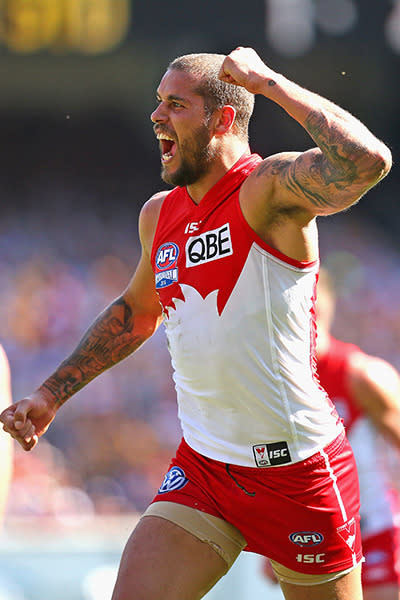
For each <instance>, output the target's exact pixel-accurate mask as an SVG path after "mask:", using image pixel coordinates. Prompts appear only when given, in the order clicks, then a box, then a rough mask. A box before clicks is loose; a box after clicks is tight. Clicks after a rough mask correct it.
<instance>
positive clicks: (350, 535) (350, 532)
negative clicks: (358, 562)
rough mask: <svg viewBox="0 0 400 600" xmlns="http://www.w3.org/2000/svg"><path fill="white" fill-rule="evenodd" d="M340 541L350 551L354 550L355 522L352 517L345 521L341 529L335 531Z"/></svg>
mask: <svg viewBox="0 0 400 600" xmlns="http://www.w3.org/2000/svg"><path fill="white" fill-rule="evenodd" d="M336 531H337V532H338V534H339V535H340V537H341V538H342V540H344V541H345V542H346V544H347V545H348V547H349V548H350V550H352V551H353V550H354V543H355V541H356V521H355V519H354V517H353V518H352V519H350V521H347V523H345V524H344V525H342V526H341V527H338V528H337V529H336Z"/></svg>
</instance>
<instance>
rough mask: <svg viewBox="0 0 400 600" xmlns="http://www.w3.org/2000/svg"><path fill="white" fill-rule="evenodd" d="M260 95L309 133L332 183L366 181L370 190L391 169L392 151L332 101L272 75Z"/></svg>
mask: <svg viewBox="0 0 400 600" xmlns="http://www.w3.org/2000/svg"><path fill="white" fill-rule="evenodd" d="M259 93H261V94H263V95H264V96H266V97H267V98H269V99H270V100H272V101H273V102H275V103H277V104H279V105H280V106H281V107H282V108H283V109H284V110H285V111H286V112H287V113H288V114H289V115H290V116H291V117H293V118H294V119H295V120H296V121H298V123H300V125H302V126H303V127H304V129H305V130H306V131H307V132H308V133H309V135H310V136H311V137H312V139H313V140H314V141H315V143H316V144H317V146H318V147H319V149H320V150H321V151H322V153H323V157H324V159H325V160H326V161H327V164H326V166H325V174H326V176H327V177H329V176H330V177H331V179H332V181H337V182H343V185H346V184H351V183H353V182H354V181H360V180H361V179H365V183H366V185H367V187H368V186H370V185H373V184H375V183H376V182H377V181H378V180H379V179H381V178H382V177H384V176H385V175H386V174H387V173H388V171H389V170H390V167H391V153H390V150H389V149H388V148H387V147H386V146H385V145H384V144H383V143H382V142H381V141H380V140H378V139H377V138H376V137H375V136H374V135H373V134H372V133H371V132H370V131H369V129H368V128H367V127H366V126H365V125H363V124H362V123H361V122H360V121H359V120H358V119H356V118H355V117H354V116H353V115H351V114H350V113H349V112H348V111H346V110H344V109H342V108H340V107H339V106H337V105H335V104H334V103H333V102H331V101H329V100H327V99H325V98H322V97H321V96H319V95H318V94H315V93H314V92H310V91H309V90H306V89H304V88H302V87H300V86H299V85H297V84H296V83H294V82H292V81H289V80H288V79H286V78H285V77H284V76H282V75H280V74H278V73H273V72H271V73H269V74H268V76H267V75H266V76H265V78H264V81H263V83H262V85H261V86H260V88H259ZM321 168H322V169H323V168H324V167H323V166H322V167H321ZM329 170H330V171H331V172H330V173H329Z"/></svg>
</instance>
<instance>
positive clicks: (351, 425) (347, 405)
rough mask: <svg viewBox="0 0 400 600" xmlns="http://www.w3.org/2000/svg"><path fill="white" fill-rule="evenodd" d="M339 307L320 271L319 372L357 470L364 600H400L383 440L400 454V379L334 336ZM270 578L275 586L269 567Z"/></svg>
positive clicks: (398, 534) (399, 532) (398, 546)
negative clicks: (341, 422)
mask: <svg viewBox="0 0 400 600" xmlns="http://www.w3.org/2000/svg"><path fill="white" fill-rule="evenodd" d="M335 304H336V292H335V288H334V282H333V278H332V277H331V275H330V274H329V272H328V271H327V270H326V269H321V270H320V276H319V281H318V291H317V323H318V328H317V330H318V335H317V372H318V375H319V379H320V382H321V385H322V387H323V388H324V389H325V390H326V391H327V392H328V395H329V397H330V398H331V400H332V401H333V403H334V404H335V406H336V408H337V410H338V412H339V415H340V416H341V417H342V418H343V420H344V425H345V427H346V431H347V437H348V439H349V441H350V444H351V446H352V448H353V452H354V455H355V458H356V463H357V467H358V474H359V481H360V497H361V509H360V515H361V534H362V542H363V552H364V557H365V563H364V564H363V567H362V584H363V592H364V599H365V600H399V599H400V529H399V518H400V514H399V501H398V494H397V492H396V491H395V487H394V486H393V485H392V482H391V481H390V477H389V476H388V469H387V465H385V452H384V448H383V447H382V439H383V438H384V440H385V442H386V441H387V442H388V443H389V444H390V445H391V447H392V450H391V451H392V452H395V453H398V452H399V451H400V376H399V374H398V372H397V371H396V369H394V367H393V366H392V365H390V364H389V363H387V362H386V361H384V360H382V359H380V358H377V357H375V356H370V355H368V354H365V353H364V352H363V351H362V350H361V349H360V348H359V347H358V346H355V345H354V344H349V343H346V342H342V341H339V340H337V339H336V338H334V337H333V336H332V334H331V333H330V332H331V326H332V323H333V319H334V313H335ZM379 434H382V435H381V436H380V435H379ZM397 477H399V478H400V473H398V474H397ZM265 573H266V575H267V576H268V577H269V578H270V579H271V580H275V581H276V578H275V576H274V573H273V570H272V568H271V565H270V564H269V562H266V564H265Z"/></svg>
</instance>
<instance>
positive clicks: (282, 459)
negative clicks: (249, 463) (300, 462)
mask: <svg viewBox="0 0 400 600" xmlns="http://www.w3.org/2000/svg"><path fill="white" fill-rule="evenodd" d="M253 454H254V459H255V461H256V465H257V467H271V466H274V465H284V464H286V463H290V462H291V461H292V459H291V457H290V452H289V448H288V445H287V442H274V443H273V444H256V445H255V446H253Z"/></svg>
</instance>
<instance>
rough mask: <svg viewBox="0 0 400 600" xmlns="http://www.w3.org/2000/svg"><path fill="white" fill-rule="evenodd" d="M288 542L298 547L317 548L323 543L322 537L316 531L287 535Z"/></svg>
mask: <svg viewBox="0 0 400 600" xmlns="http://www.w3.org/2000/svg"><path fill="white" fill-rule="evenodd" d="M289 540H290V541H291V542H293V544H297V545H298V546H301V547H302V548H303V547H309V546H317V545H318V544H321V543H322V542H323V541H324V536H323V535H322V533H318V531H294V532H293V533H291V534H290V535H289Z"/></svg>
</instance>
